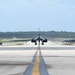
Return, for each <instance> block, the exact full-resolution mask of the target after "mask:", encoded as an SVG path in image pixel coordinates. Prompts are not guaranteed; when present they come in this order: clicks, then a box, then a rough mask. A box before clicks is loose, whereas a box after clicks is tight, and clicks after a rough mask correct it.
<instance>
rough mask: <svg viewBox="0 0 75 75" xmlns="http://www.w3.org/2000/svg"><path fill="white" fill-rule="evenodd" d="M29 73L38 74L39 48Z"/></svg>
mask: <svg viewBox="0 0 75 75" xmlns="http://www.w3.org/2000/svg"><path fill="white" fill-rule="evenodd" d="M31 75H40V50H38V51H37V54H36V61H35V63H34V66H33V70H32V74H31Z"/></svg>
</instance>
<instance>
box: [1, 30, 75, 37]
mask: <svg viewBox="0 0 75 75" xmlns="http://www.w3.org/2000/svg"><path fill="white" fill-rule="evenodd" d="M38 34H40V35H41V36H43V37H47V38H75V32H66V31H60V32H59V31H42V32H37V31H35V32H33V31H32V32H0V38H13V37H16V38H33V37H36V36H37V35H38Z"/></svg>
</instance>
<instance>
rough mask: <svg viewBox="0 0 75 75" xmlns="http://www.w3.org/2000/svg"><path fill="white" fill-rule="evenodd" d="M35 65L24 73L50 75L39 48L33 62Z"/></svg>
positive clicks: (30, 66) (25, 74)
mask: <svg viewBox="0 0 75 75" xmlns="http://www.w3.org/2000/svg"><path fill="white" fill-rule="evenodd" d="M32 62H33V64H30V65H29V66H28V67H27V69H26V70H25V72H24V75H48V72H47V69H46V65H45V62H44V59H43V56H42V53H41V50H40V47H38V49H37V51H36V53H35V55H34V56H33V60H32Z"/></svg>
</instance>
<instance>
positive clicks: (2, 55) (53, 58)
mask: <svg viewBox="0 0 75 75" xmlns="http://www.w3.org/2000/svg"><path fill="white" fill-rule="evenodd" d="M37 52H38V50H37V47H36V46H32V47H31V46H29V47H28V46H0V75H24V73H25V72H26V70H27V68H28V66H29V65H30V64H32V65H33V66H34V64H36V63H35V61H34V62H33V58H35V57H36V56H35V55H36V54H37ZM40 54H42V58H41V57H40V62H44V63H45V68H46V70H47V72H48V74H49V75H67V74H68V75H75V47H74V46H61V45H60V46H58V45H50V46H41V53H40ZM37 55H38V54H37ZM39 56H40V55H39ZM36 59H37V60H38V58H36ZM41 60H42V61H41ZM43 60H44V61H43ZM40 65H41V66H40V69H39V73H40V75H44V74H42V73H44V69H43V68H44V67H43V64H42V63H40ZM41 69H42V72H41ZM32 70H33V67H32ZM31 74H32V71H31Z"/></svg>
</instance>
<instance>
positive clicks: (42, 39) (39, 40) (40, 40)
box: [31, 34, 47, 45]
mask: <svg viewBox="0 0 75 75" xmlns="http://www.w3.org/2000/svg"><path fill="white" fill-rule="evenodd" d="M31 42H32V43H35V45H37V42H38V43H39V45H40V42H41V44H42V45H44V43H45V42H47V39H46V38H42V37H41V36H40V34H39V35H38V36H37V37H36V38H33V39H31Z"/></svg>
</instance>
